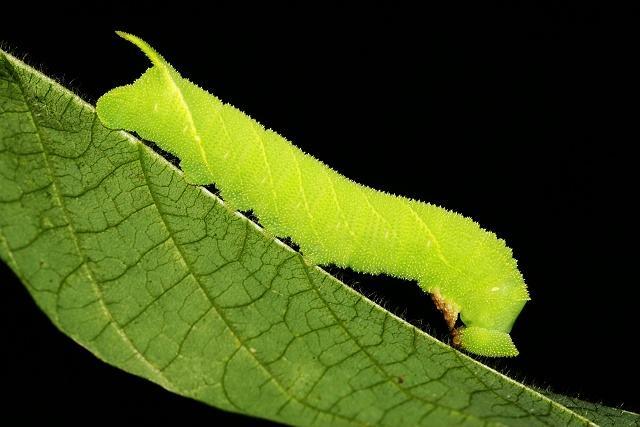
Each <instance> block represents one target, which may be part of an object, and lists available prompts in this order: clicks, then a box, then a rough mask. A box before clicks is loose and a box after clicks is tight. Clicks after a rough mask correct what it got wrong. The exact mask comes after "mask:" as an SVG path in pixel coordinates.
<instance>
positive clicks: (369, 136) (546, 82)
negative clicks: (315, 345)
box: [0, 2, 640, 425]
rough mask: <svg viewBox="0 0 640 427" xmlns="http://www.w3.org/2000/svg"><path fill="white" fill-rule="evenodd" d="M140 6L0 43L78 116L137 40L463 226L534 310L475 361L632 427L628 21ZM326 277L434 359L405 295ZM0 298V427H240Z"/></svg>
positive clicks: (5, 34)
mask: <svg viewBox="0 0 640 427" xmlns="http://www.w3.org/2000/svg"><path fill="white" fill-rule="evenodd" d="M160 3H161V2H158V3H156V5H155V6H154V5H153V3H149V4H147V5H146V8H140V7H133V6H132V4H120V5H116V4H115V3H113V2H108V3H100V2H98V3H93V6H91V7H88V6H82V7H81V6H75V5H74V6H71V5H68V6H61V5H56V6H55V7H51V8H50V10H46V11H43V10H41V9H37V8H35V7H33V6H30V5H25V6H24V7H23V8H22V9H23V10H20V11H17V12H15V14H13V13H11V12H10V11H6V13H7V15H6V16H5V17H3V23H2V25H0V40H2V41H3V42H4V47H5V48H8V49H9V50H10V51H12V52H13V53H14V54H16V55H18V56H20V57H23V56H24V55H25V54H26V61H27V62H28V63H30V64H32V65H34V66H36V67H38V68H40V69H42V70H43V71H44V72H46V73H47V74H49V75H52V76H53V77H56V78H58V79H59V80H60V81H62V82H63V84H65V85H67V86H69V87H71V88H72V89H73V90H75V91H76V92H77V93H79V94H80V95H81V96H82V97H84V98H85V99H86V100H88V101H90V102H92V103H94V102H95V100H96V99H97V98H98V97H99V96H100V95H101V94H102V93H104V92H105V91H107V90H108V89H110V88H112V87H114V86H116V85H120V84H124V83H128V82H130V81H132V80H133V79H134V78H137V77H138V76H139V75H140V74H141V73H142V71H143V70H144V69H145V68H146V67H147V61H146V59H145V58H144V57H143V55H142V54H140V52H138V51H137V50H136V49H135V48H134V47H132V46H131V45H129V44H128V43H126V42H124V41H122V40H120V39H118V38H117V37H116V36H115V34H114V33H113V30H116V29H122V30H125V31H129V32H132V33H135V34H137V35H139V36H141V37H143V38H144V39H146V40H147V41H149V42H150V43H151V44H152V45H154V46H155V47H156V48H158V49H159V50H160V52H161V53H163V54H164V55H165V57H166V58H167V59H168V60H169V61H170V62H171V63H172V64H173V65H174V66H175V67H176V68H177V69H178V70H179V71H180V72H181V73H182V74H183V75H184V76H186V77H189V78H190V79H191V80H192V81H195V82H197V83H198V84H199V85H200V86H202V87H204V88H206V89H207V90H209V91H210V92H212V93H214V94H216V95H217V96H218V97H220V98H222V99H223V100H225V101H227V102H230V103H231V104H233V105H235V106H236V107H239V108H241V109H242V110H243V111H246V112H248V113H249V114H251V115H252V116H253V117H254V118H256V119H257V120H258V121H260V122H262V123H263V124H265V125H266V126H267V127H271V128H273V129H276V130H277V131H279V133H281V134H282V135H284V136H286V137H288V138H289V139H290V140H292V141H294V142H295V144H297V145H298V146H300V147H301V148H303V149H304V150H305V151H307V152H309V153H312V154H313V155H314V156H316V157H317V158H319V159H322V160H323V161H325V162H326V163H328V164H329V165H331V166H333V167H334V168H335V169H337V170H338V171H340V172H341V173H343V174H345V175H347V176H349V177H350V178H353V179H354V180H356V181H358V182H361V183H364V184H367V185H370V186H373V187H376V188H379V189H383V190H386V191H389V192H393V193H396V194H403V195H407V196H411V197H414V198H418V199H421V200H425V201H431V202H434V203H437V204H440V205H443V206H446V207H447V208H450V209H453V210H456V211H458V212H461V213H463V214H466V215H469V216H472V217H473V218H475V219H476V220H477V221H478V222H480V223H481V224H482V225H483V226H485V227H487V228H489V229H490V230H492V231H495V232H496V233H498V235H499V236H501V237H503V238H505V239H506V240H507V242H508V243H509V245H510V246H511V247H512V248H514V252H515V255H516V258H517V259H518V260H519V265H520V267H521V270H522V272H523V274H524V276H525V278H526V280H527V283H528V285H529V288H530V291H531V295H532V298H533V300H532V301H531V302H530V303H529V304H527V306H526V307H525V309H524V311H523V312H522V314H521V316H520V318H519V320H518V321H517V322H516V325H515V327H514V330H513V333H512V336H513V337H514V339H515V341H516V344H517V345H518V347H519V349H520V352H521V355H520V356H519V357H517V358H515V359H508V360H501V359H498V360H484V361H485V362H486V363H488V364H490V365H491V366H494V367H496V368H497V369H499V370H500V371H502V372H505V373H507V374H509V375H511V376H513V377H514V378H516V379H519V380H524V381H525V382H526V383H528V384H534V385H537V386H541V387H547V386H548V387H551V388H552V389H553V390H554V391H557V392H562V393H567V394H570V395H574V396H575V395H580V396H582V397H583V398H585V399H588V400H592V401H600V402H604V403H606V404H609V405H614V406H618V405H622V406H623V408H626V409H630V410H636V411H638V410H640V400H639V398H638V396H639V394H638V393H637V391H634V386H635V385H636V384H637V381H638V369H637V361H638V360H637V351H636V350H635V349H634V346H636V345H637V344H638V343H637V341H638V332H637V326H636V324H635V322H633V320H632V313H633V310H634V309H636V306H637V304H638V299H637V290H636V289H637V286H638V278H637V268H636V262H635V259H634V258H635V257H636V253H637V250H634V249H633V245H630V246H629V243H632V244H633V241H634V240H635V237H634V236H635V235H636V234H637V231H636V230H635V229H636V228H637V226H636V225H635V224H637V218H635V216H636V215H634V214H635V212H636V211H635V208H634V207H632V206H633V203H634V202H635V200H634V199H635V198H636V197H637V191H636V188H637V186H636V182H635V181H636V177H637V169H636V167H637V165H636V164H637V161H636V159H637V156H636V154H635V153H632V148H634V147H633V146H635V145H637V134H629V135H628V136H624V135H623V136H619V135H615V134H614V131H615V130H619V129H620V128H621V127H622V126H623V125H624V124H633V123H635V122H637V119H636V117H635V113H634V111H633V108H634V103H637V102H636V101H635V100H636V99H637V97H634V96H632V92H631V89H632V88H631V82H632V81H634V80H635V79H637V76H638V74H634V72H633V71H632V69H630V68H629V67H630V66H631V65H633V61H632V60H630V59H632V58H633V56H637V50H638V49H637V42H638V40H639V39H638V37H637V32H636V28H635V27H636V26H637V24H636V22H637V17H638V14H637V13H636V12H635V11H627V10H613V9H603V8H601V7H600V8H598V7H593V6H589V5H587V4H585V3H580V4H576V5H573V6H569V5H565V6H562V7H559V6H556V7H554V8H543V7H540V6H536V5H532V4H529V5H526V6H525V5H519V6H506V5H504V4H495V5H491V6H488V5H486V4H485V5H483V6H482V7H478V6H472V7H467V6H464V7H463V6H458V7H456V8H451V9H448V10H435V9H432V10H418V9H414V10H387V9H385V8H378V7H372V6H367V7H363V8H356V7H351V8H348V9H347V8H344V7H340V6H329V5H327V4H326V3H323V6H322V7H317V8H313V7H311V8H305V9H302V8H299V7H293V6H290V7H284V6H280V7H272V8H269V9H267V8H264V7H261V8H257V7H255V6H254V5H251V4H239V5H238V6H237V7H235V8H227V7H224V8H223V7H222V6H220V5H218V4H215V3H213V2H211V3H208V5H207V6H206V7H202V6H193V5H189V4H188V3H187V2H180V4H176V5H174V6H171V7H169V6H161V5H160ZM631 77H633V79H632V78H631ZM614 111H619V112H615V113H614ZM636 111H637V110H636ZM602 130H604V131H605V132H604V133H601V132H599V131H602ZM330 270H331V271H332V272H336V271H335V269H330ZM337 275H338V276H339V277H341V278H342V279H344V280H345V281H346V282H347V283H348V284H350V285H352V286H355V287H356V288H357V289H359V290H360V291H361V292H363V293H365V294H366V295H369V296H370V297H371V298H373V299H374V300H376V301H378V302H380V303H382V304H383V305H384V306H385V307H387V308H388V309H390V310H392V311H394V312H396V313H398V314H401V315H402V316H403V317H404V318H406V319H408V320H410V321H411V322H413V323H414V324H417V325H420V326H421V327H423V328H425V329H427V330H429V331H430V332H431V333H433V334H435V335H436V336H438V337H440V338H442V339H446V330H445V327H444V323H443V321H442V320H441V319H440V316H439V314H438V313H436V312H435V310H434V309H433V307H432V303H431V301H430V299H429V298H428V297H427V296H426V295H424V294H422V293H421V292H420V291H419V290H418V289H417V286H415V285H413V284H407V283H404V282H402V281H397V280H392V279H389V278H383V277H376V278H371V277H367V276H364V275H354V274H352V273H350V272H337ZM0 277H1V280H2V285H0V325H1V326H0V331H1V334H2V337H1V341H0V342H1V344H0V348H1V350H2V351H0V373H1V375H2V387H3V388H4V389H5V391H9V394H8V396H5V398H4V399H3V400H2V401H0V407H1V408H2V410H3V413H2V414H0V416H2V417H3V418H4V417H5V416H8V415H12V414H13V415H19V416H21V417H22V419H23V420H25V421H26V420H29V419H32V418H37V417H39V416H42V415H45V416H46V417H48V419H49V420H51V421H54V420H59V421H66V422H71V423H72V424H82V423H83V422H84V421H85V420H86V419H85V418H83V416H84V415H85V414H88V415H90V416H93V417H99V418H103V419H104V418H105V417H113V418H114V419H119V420H122V421H125V422H126V421H131V422H133V421H136V422H141V423H149V424H151V423H155V422H163V421H164V422H166V421H167V420H170V419H178V418H181V419H182V420H183V421H184V422H187V423H198V422H202V423H205V422H206V423H207V424H211V423H213V424H215V423H216V421H218V422H220V423H228V422H231V421H233V422H236V423H238V424H245V425H257V424H259V423H256V421H255V420H252V419H250V418H246V417H242V416H238V415H231V414H227V413H224V412H221V411H217V410H216V409H213V408H209V407H207V406H205V405H202V404H200V403H197V402H194V401H190V400H188V399H184V398H180V397H178V396H175V395H172V394H171V393H168V392H165V391H163V390H162V389H161V388H159V387H158V386H155V385H153V384H150V383H148V382H146V381H144V380H141V379H139V378H136V377H133V376H131V375H128V374H125V373H123V372H121V371H119V370H117V369H114V368H112V367H109V366H106V365H105V364H103V363H101V362H99V361H98V360H97V359H95V358H94V357H93V356H91V355H90V354H88V353H87V352H86V351H84V350H83V349H81V348H80V347H79V346H78V345H76V344H75V343H73V342H72V341H71V340H69V339H68V338H65V337H64V336H63V335H62V334H61V333H59V332H58V331H57V330H55V328H54V327H53V326H51V324H50V323H49V322H48V320H47V319H46V317H45V316H44V315H43V314H42V313H41V312H40V311H39V310H38V309H37V308H36V306H35V305H34V304H33V302H32V301H31V299H30V297H29V295H28V294H27V292H26V290H25V289H24V288H23V286H22V285H21V284H20V283H19V281H18V280H17V279H16V278H15V276H13V274H12V273H11V272H10V271H9V270H8V268H7V267H6V266H3V267H2V272H1V276H0ZM24 408H29V409H24ZM268 424H269V423H267V422H264V425H268Z"/></svg>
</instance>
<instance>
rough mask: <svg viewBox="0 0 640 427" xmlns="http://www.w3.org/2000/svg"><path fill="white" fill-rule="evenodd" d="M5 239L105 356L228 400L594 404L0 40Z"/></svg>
mask: <svg viewBox="0 0 640 427" xmlns="http://www.w3.org/2000/svg"><path fill="white" fill-rule="evenodd" d="M0 255H1V256H2V259H3V260H4V261H5V262H7V263H8V265H9V266H10V267H11V268H12V269H13V270H14V271H15V272H16V274H17V275H18V276H19V277H20V278H21V280H22V281H23V283H24V284H25V286H26V287H27V288H28V289H29V291H30V293H31V294H32V295H33V298H34V299H35V301H36V303H37V304H38V305H39V306H40V307H41V308H42V310H43V311H44V312H45V313H46V314H47V315H48V316H49V317H50V318H51V320H52V321H53V322H54V323H55V325H56V326H57V327H58V328H60V329H61V330H62V331H64V333H66V334H67V335H69V336H70V337H71V338H73V339H74V340H75V341H77V342H78V343H79V344H81V345H82V346H84V347H85V348H87V349H88V350H89V351H91V352H92V353H93V354H95V355H96V356H97V357H99V358H100V359H102V360H104V361H105V362H107V363H110V364H112V365H114V366H117V367H119V368H121V369H123V370H125V371H128V372H131V373H133V374H136V375H139V376H142V377H144V378H147V379H149V380H150V381H153V382H155V383H157V384H160V385H161V386H163V387H165V388H166V389H168V390H171V391H173V392H175V393H178V394H181V395H183V396H188V397H192V398H195V399H197V400H200V401H203V402H206V403H208V404H210V405H213V406H216V407H218V408H222V409H226V410H229V411H235V412H240V413H245V414H249V415H253V416H256V417H264V418H268V419H271V420H276V421H280V422H283V423H287V424H295V425H305V426H306V425H328V424H331V425H344V426H351V425H391V426H397V425H451V424H465V425H483V424H491V425H527V426H528V425H588V424H589V421H588V419H587V417H591V416H592V414H591V413H584V412H582V413H579V412H580V411H573V410H570V409H568V408H567V407H565V406H562V405H561V404H559V403H557V402H555V401H553V400H550V399H549V398H547V397H545V396H543V395H542V394H540V393H538V392H537V391H535V390H532V389H529V388H527V387H525V386H523V385H522V384H519V383H517V382H514V381H512V380H510V379H509V378H507V377H505V376H503V375H501V374H499V373H497V372H495V371H493V370H491V369H490V368H488V367H486V366H483V365H482V364H480V363H478V362H477V361H475V360H473V359H471V358H469V357H467V356H465V355H463V354H461V353H459V352H458V351H456V350H454V349H452V348H450V347H449V346H447V345H445V344H443V343H441V342H439V341H437V340H435V339H434V338H432V337H430V336H428V335H426V334H425V333H423V332H422V331H420V330H418V329H416V328H414V327H413V326H411V325H409V324H407V323H406V322H404V321H403V320H402V319H399V318H397V317H395V316H394V315H392V314H391V313H389V312H387V311H385V310H384V309H382V308H381V307H379V306H377V305H375V304H374V303H372V302H371V301H369V300H367V299H366V298H364V297H363V296H361V295H359V294H357V293H356V292H354V291H353V290H351V289H350V288H349V287H347V286H345V285H344V284H343V283H341V282H339V281H338V280H336V279H335V278H333V277H331V276H329V275H328V274H326V273H325V272H323V271H322V270H321V269H319V268H315V267H309V266H307V265H306V264H305V263H304V262H303V260H302V258H301V257H300V256H299V255H298V254H297V253H296V252H294V251H292V250H291V249H289V248H288V247H286V246H285V245H283V244H282V243H280V242H278V241H277V240H274V239H272V238H270V237H269V236H267V235H265V233H263V231H262V230H261V229H259V228H258V227H257V226H256V225H255V224H253V223H252V222H250V221H249V220H247V219H246V218H244V217H242V216H241V215H240V214H238V213H234V212H232V211H230V210H229V209H228V208H227V207H225V205H223V204H222V202H221V201H220V200H219V199H217V198H216V197H215V196H213V195H212V194H210V193H209V192H207V191H205V190H204V189H202V188H199V187H194V186H190V185H188V184H186V182H185V181H184V179H183V176H182V174H181V172H180V171H178V170H176V169H175V168H174V167H173V166H172V165H171V164H170V163H168V162H167V161H166V160H164V159H163V158H162V157H160V156H159V155H158V154H156V153H154V152H153V151H152V150H151V149H149V148H147V147H146V146H145V145H143V144H142V143H140V142H139V141H138V140H136V139H135V138H133V137H132V136H130V135H128V134H126V133H124V132H115V131H111V130H109V129H106V128H105V127H103V126H102V125H101V124H100V122H99V121H98V120H97V118H96V114H95V111H94V109H93V108H92V107H91V106H90V105H88V104H86V103H84V102H83V101H81V100H80V99H79V98H78V97H76V96H75V95H73V94H72V93H70V92H69V91H67V90H65V89H64V88H62V87H60V86H59V85H58V84H56V83H55V82H53V81H51V80H50V79H48V78H47V77H45V76H43V75H42V74H40V73H38V72H36V71H34V70H33V69H31V68H29V67H28V66H26V65H24V64H23V63H21V62H20V61H18V60H16V59H15V58H13V57H11V56H9V55H8V54H2V53H1V52H0ZM633 417H636V418H635V419H636V420H637V416H636V415H633ZM630 419H631V418H630Z"/></svg>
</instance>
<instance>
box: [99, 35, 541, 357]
mask: <svg viewBox="0 0 640 427" xmlns="http://www.w3.org/2000/svg"><path fill="white" fill-rule="evenodd" d="M118 34H119V35H120V36H121V37H123V38H125V39H127V40H129V41H130V42H132V43H134V44H135V45H137V46H138V47H139V48H140V49H141V50H142V51H143V52H144V53H145V54H146V55H147V56H148V57H149V58H150V59H151V62H152V64H153V66H152V67H151V68H149V69H148V70H147V71H146V72H145V73H144V74H143V75H142V76H141V77H140V78H139V79H138V80H136V81H135V82H134V83H133V84H130V85H126V86H121V87H117V88H115V89H113V90H111V91H109V92H108V93H106V94H105V95H104V96H102V97H101V98H100V99H99V100H98V104H97V111H98V116H99V117H100V119H101V120H102V122H103V123H104V124H105V125H106V126H108V127H110V128H118V129H127V130H133V131H136V132H137V133H138V134H139V135H140V136H141V137H143V138H145V139H148V140H151V141H154V142H156V143H157V144H158V145H159V146H160V147H162V148H163V149H165V150H167V151H169V152H171V153H173V154H174V155H176V156H177V157H178V158H179V159H180V165H181V167H182V169H183V171H184V174H185V177H186V179H187V181H189V182H190V183H192V184H197V185H204V184H211V183H214V182H215V183H216V185H217V186H218V188H220V189H221V191H222V195H223V197H224V199H225V200H226V201H229V202H230V203H231V205H232V206H234V207H236V208H237V209H239V210H249V209H251V210H253V212H254V213H255V214H256V215H257V216H258V218H259V219H260V221H261V222H262V224H263V225H264V226H265V228H266V229H267V230H269V231H270V232H271V233H273V234H274V235H277V236H290V237H291V238H292V239H293V240H294V241H295V242H296V243H297V244H299V245H300V249H301V251H302V253H303V254H304V255H305V257H306V258H307V259H309V260H311V261H312V262H313V263H315V264H330V263H332V264H335V265H337V266H340V267H351V268H353V269H354V270H356V271H360V272H367V273H373V274H377V273H386V274H390V275H393V276H396V277H400V278H404V279H409V280H417V281H418V283H419V285H420V287H421V288H422V289H424V290H425V291H426V292H428V293H430V294H431V295H432V297H433V299H434V301H435V303H436V305H437V306H438V308H439V309H440V310H441V311H442V312H443V314H444V316H445V319H446V321H447V323H448V325H449V328H450V329H451V331H452V335H453V342H454V344H455V345H457V346H460V347H462V348H463V349H465V350H467V351H469V352H472V353H476V354H479V355H485V356H516V355H517V354H518V350H517V349H516V347H515V345H514V344H513V341H512V340H511V337H510V335H509V332H510V331H511V327H512V326H513V323H514V321H515V319H516V318H517V316H518V314H519V313H520V311H521V310H522V307H523V306H524V304H525V303H526V301H528V300H529V295H528V293H527V287H526V285H525V283H524V280H523V278H522V275H521V274H520V272H519V271H518V268H517V265H516V261H515V260H514V259H513V256H512V253H511V250H510V249H509V248H508V247H507V246H506V245H505V243H504V241H503V240H500V239H498V238H497V237H496V236H495V234H493V233H490V232H488V231H485V230H483V229H482V228H480V226H479V225H478V224H477V223H475V222H474V221H472V220H471V219H469V218H465V217H463V216H462V215H459V214H457V213H454V212H451V211H447V210H446V209H443V208H440V207H437V206H434V205H431V204H428V203H423V202H419V201H416V200H411V199H408V198H405V197H398V196H394V195H391V194H387V193H384V192H381V191H377V190H374V189H372V188H368V187H365V186H363V185H360V184H357V183H355V182H353V181H351V180H349V179H348V178H346V177H344V176H342V175H340V174H338V173H337V172H335V171H334V170H332V169H331V168H329V167H327V166H326V165H324V164H323V163H321V162H320V161H318V160H316V159H315V158H313V157H311V156H310V155H307V154H305V153H304V152H302V151H301V150H300V149H298V148H297V147H295V146H294V145H292V144H291V143H290V142H289V141H287V140H286V139H285V138H283V137H281V136H280V135H278V134H277V133H275V132H273V131H271V130H267V129H265V128H264V127H263V126H261V125H260V124H259V123H257V122H256V121H255V120H253V119H251V118H250V117H249V116H247V115H246V114H244V113H242V112H241V111H239V110H237V109H236V108H234V107H232V106H230V105H228V104H224V103H223V102H221V101H220V100H219V99H218V98H216V97H215V96H213V95H211V94H209V93H207V92H205V91H204V90H202V89H201V88H199V87H198V86H196V85H195V84H193V83H191V82H189V81H188V80H187V79H184V78H182V77H181V76H180V75H179V74H178V72H177V71H176V70H175V69H174V68H173V67H172V66H171V65H169V64H168V63H167V62H166V61H165V60H164V59H163V58H162V56H160V55H159V54H158V53H157V52H156V51H155V50H154V49H153V48H152V47H151V46H149V45H148V44H147V43H146V42H144V41H143V40H141V39H140V38H138V37H135V36H133V35H130V34H126V33H120V32H119V33H118ZM458 314H460V320H461V321H462V322H463V323H464V326H461V327H458V328H456V327H455V323H456V320H457V318H458Z"/></svg>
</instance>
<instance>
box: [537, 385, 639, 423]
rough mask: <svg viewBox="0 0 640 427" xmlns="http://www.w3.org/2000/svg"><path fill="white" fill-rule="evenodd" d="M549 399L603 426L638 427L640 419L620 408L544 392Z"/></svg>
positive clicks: (636, 415)
mask: <svg viewBox="0 0 640 427" xmlns="http://www.w3.org/2000/svg"><path fill="white" fill-rule="evenodd" d="M544 394H546V395H547V397H549V398H551V399H553V400H555V401H556V402H558V403H560V404H562V405H564V406H565V407H566V408H569V409H571V410H572V411H574V412H576V413H578V414H580V415H583V416H584V417H585V418H588V419H590V420H591V421H593V422H594V423H596V424H598V425H601V426H638V425H640V417H639V416H638V414H635V413H633V412H629V411H625V410H623V409H619V408H611V407H608V406H603V405H596V404H595V403H591V402H586V401H584V400H582V399H578V398H575V397H568V396H563V395H561V394H557V393H551V392H544Z"/></svg>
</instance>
